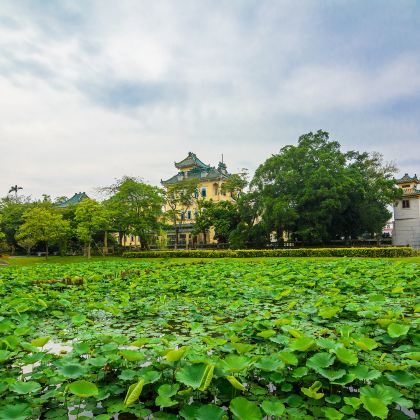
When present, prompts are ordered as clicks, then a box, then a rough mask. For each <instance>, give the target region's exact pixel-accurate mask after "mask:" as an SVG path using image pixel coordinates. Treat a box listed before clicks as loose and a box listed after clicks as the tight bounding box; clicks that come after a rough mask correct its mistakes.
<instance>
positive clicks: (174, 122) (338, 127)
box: [0, 0, 420, 198]
mask: <svg viewBox="0 0 420 420" xmlns="http://www.w3.org/2000/svg"><path fill="white" fill-rule="evenodd" d="M318 129H323V130H325V131H328V132H329V133H330V136H331V139H333V140H337V141H339V142H340V144H341V145H342V148H343V150H352V149H354V150H359V151H378V152H381V153H382V154H383V155H384V159H385V160H386V161H393V162H395V163H396V165H397V167H398V168H399V172H398V175H403V174H404V173H406V172H408V173H409V174H411V175H412V174H414V173H418V174H419V175H420V1H418V0H398V1H395V0H369V1H367V0H360V1H358V0H353V1H346V0H340V1H338V0H337V1H333V0H317V1H316V0H299V1H295V0H290V1H287V0H273V1H270V0H255V1H254V0H167V1H166V0H149V1H142V0H135V1H134V0H133V1H132V0H118V1H114V0H97V1H96V0H68V1H67V0H48V1H45V0H10V1H9V0H0V196H4V195H5V194H6V193H7V191H8V190H9V188H10V186H11V185H15V184H17V185H19V186H22V187H23V193H24V194H26V195H31V196H32V197H33V198H38V197H40V196H41V195H42V194H44V193H45V194H49V195H51V196H52V197H57V196H63V195H65V196H71V195H73V193H75V192H79V191H86V192H87V193H88V195H90V196H93V197H95V196H96V188H97V187H101V186H107V185H110V184H112V183H113V182H114V181H115V179H117V178H121V177H122V176H124V175H129V176H137V177H140V178H142V179H144V180H145V181H147V182H150V183H152V184H154V185H158V184H159V183H160V180H161V179H166V178H169V177H171V176H172V175H174V174H175V172H176V169H175V168H174V161H179V160H182V159H183V158H184V157H185V156H186V155H187V153H188V152H189V151H192V152H195V153H196V154H197V155H198V157H199V158H200V159H201V160H203V161H204V162H205V163H209V164H211V165H214V166H217V163H218V162H219V160H220V159H221V155H222V154H223V156H224V161H225V163H226V164H227V166H228V170H229V171H231V172H235V171H238V170H240V169H241V168H248V169H249V170H250V172H251V174H252V172H253V171H254V170H255V169H256V168H257V167H258V165H260V164H261V163H263V162H264V161H265V159H267V158H268V157H270V156H271V155H272V154H274V153H278V152H279V150H280V149H281V148H282V147H283V146H285V145H287V144H296V142H297V140H298V138H299V136H300V135H302V134H304V133H307V132H310V131H317V130H318Z"/></svg>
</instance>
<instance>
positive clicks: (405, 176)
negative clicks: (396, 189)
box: [395, 174, 419, 184]
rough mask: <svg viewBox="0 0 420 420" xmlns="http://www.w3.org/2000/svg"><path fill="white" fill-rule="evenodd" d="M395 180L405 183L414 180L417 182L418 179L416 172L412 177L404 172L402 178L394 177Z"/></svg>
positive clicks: (398, 182)
mask: <svg viewBox="0 0 420 420" xmlns="http://www.w3.org/2000/svg"><path fill="white" fill-rule="evenodd" d="M395 182H396V183H397V184H405V183H407V182H415V183H416V184H418V183H419V180H418V178H417V174H414V176H413V177H411V176H409V175H408V174H405V175H404V176H403V177H402V178H400V179H396V180H395Z"/></svg>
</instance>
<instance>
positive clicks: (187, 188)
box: [165, 178, 198, 249]
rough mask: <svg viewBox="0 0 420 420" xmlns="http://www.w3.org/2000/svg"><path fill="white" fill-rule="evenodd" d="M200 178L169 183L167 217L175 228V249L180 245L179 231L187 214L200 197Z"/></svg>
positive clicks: (166, 196)
mask: <svg viewBox="0 0 420 420" xmlns="http://www.w3.org/2000/svg"><path fill="white" fill-rule="evenodd" d="M197 188H198V180H197V179H195V178H189V179H184V180H182V181H180V182H177V183H176V184H172V185H168V186H167V187H166V192H165V203H166V212H165V217H166V218H167V219H168V220H169V221H170V222H171V223H172V225H173V226H174V229H175V249H177V248H178V245H179V231H180V229H181V226H182V224H183V223H184V221H185V219H186V218H185V214H186V212H187V211H188V209H189V208H191V207H192V205H193V203H194V202H195V200H197V198H198V190H197Z"/></svg>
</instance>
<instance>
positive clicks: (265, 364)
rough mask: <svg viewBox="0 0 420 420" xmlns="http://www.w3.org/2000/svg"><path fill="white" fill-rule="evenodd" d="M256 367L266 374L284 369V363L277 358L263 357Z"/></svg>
mask: <svg viewBox="0 0 420 420" xmlns="http://www.w3.org/2000/svg"><path fill="white" fill-rule="evenodd" d="M255 367H256V368H257V369H261V370H263V371H265V372H277V371H278V370H280V369H282V368H284V363H283V362H282V361H281V360H280V359H278V358H277V357H275V356H263V357H261V358H260V359H259V360H258V361H257V362H256V363H255Z"/></svg>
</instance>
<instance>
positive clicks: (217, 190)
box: [213, 184, 219, 195]
mask: <svg viewBox="0 0 420 420" xmlns="http://www.w3.org/2000/svg"><path fill="white" fill-rule="evenodd" d="M213 195H219V186H218V185H217V184H213Z"/></svg>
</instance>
